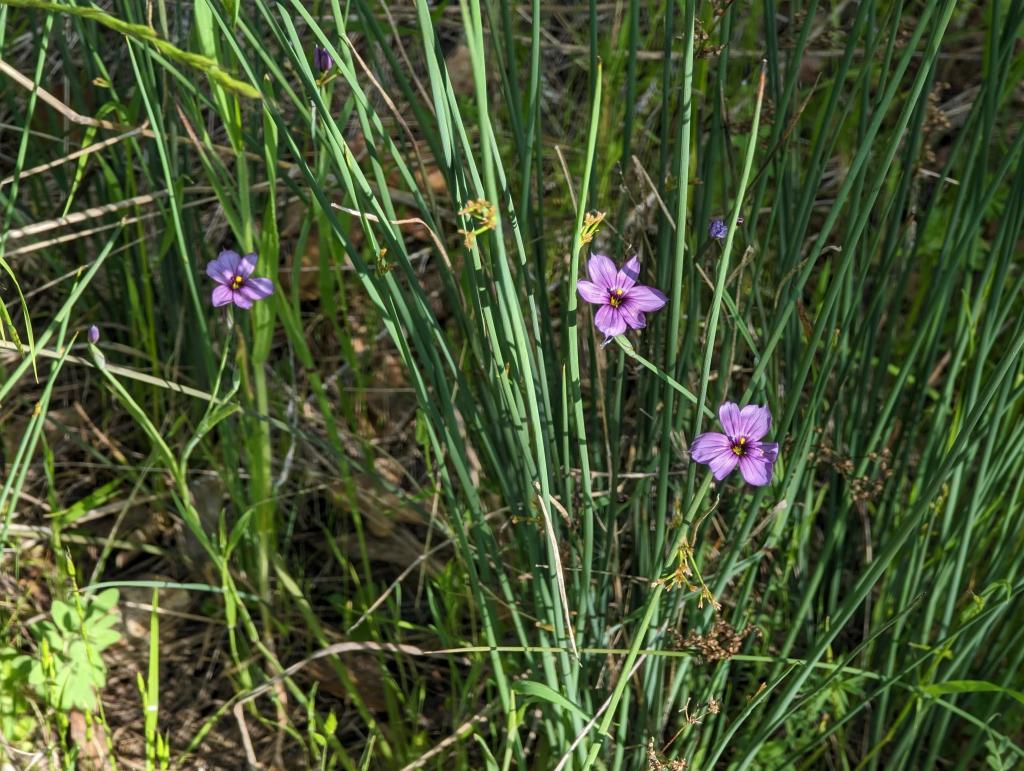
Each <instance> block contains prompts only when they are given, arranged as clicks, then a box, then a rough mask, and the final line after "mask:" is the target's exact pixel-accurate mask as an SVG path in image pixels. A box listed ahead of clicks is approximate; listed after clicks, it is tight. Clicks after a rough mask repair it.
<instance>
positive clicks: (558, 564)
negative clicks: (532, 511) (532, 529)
mask: <svg viewBox="0 0 1024 771" xmlns="http://www.w3.org/2000/svg"><path fill="white" fill-rule="evenodd" d="M537 488H538V490H537V493H538V496H537V500H538V501H540V511H541V513H542V514H543V515H544V532H545V533H546V534H547V537H548V546H549V548H550V550H551V558H552V560H554V563H555V580H556V581H557V583H558V596H559V598H560V599H561V600H562V612H563V613H565V630H566V632H567V633H568V634H569V647H571V648H572V655H573V656H575V657H576V663H577V664H579V663H580V652H579V650H578V649H577V648H576V635H575V633H574V632H573V630H572V613H571V612H570V611H569V597H568V596H567V595H566V593H565V573H564V572H563V571H562V555H561V554H560V553H559V551H558V539H556V538H555V528H554V525H553V524H552V523H551V513H550V512H549V511H548V507H547V506H545V505H544V496H542V495H540V494H539V493H540V489H539V488H540V485H537ZM551 502H552V503H553V504H554V505H555V506H557V507H558V508H559V510H560V511H561V512H562V513H563V514H564V515H565V517H566V518H568V516H569V512H567V511H566V510H565V509H564V507H563V506H562V504H561V503H559V502H558V501H557V500H556V499H554V498H552V499H551Z"/></svg>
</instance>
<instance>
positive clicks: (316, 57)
mask: <svg viewBox="0 0 1024 771" xmlns="http://www.w3.org/2000/svg"><path fill="white" fill-rule="evenodd" d="M313 66H314V67H316V68H317V69H318V70H319V71H320V72H327V71H328V70H330V69H332V68H333V67H334V59H332V58H331V55H330V54H329V53H327V49H326V48H321V47H320V46H313Z"/></svg>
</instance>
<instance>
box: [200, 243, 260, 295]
mask: <svg viewBox="0 0 1024 771" xmlns="http://www.w3.org/2000/svg"><path fill="white" fill-rule="evenodd" d="M255 269H256V254H255V253H253V254H247V255H245V256H244V257H240V256H239V254H238V252H233V251H231V250H230V249H226V250H225V251H223V252H221V253H220V254H219V255H218V256H217V259H216V260H214V261H213V262H211V263H210V264H209V265H207V266H206V275H208V276H209V277H210V278H212V279H213V280H214V281H216V282H217V283H218V284H220V286H218V287H216V288H215V289H214V290H213V296H212V297H211V298H210V299H211V300H212V301H213V305H214V307H219V306H221V305H227V304H228V303H234V304H235V305H237V306H238V307H239V308H245V309H249V308H251V307H252V304H253V303H254V302H256V301H257V300H262V299H263V298H265V297H270V295H272V294H274V282H273V281H271V280H270V279H269V278H254V277H253V275H252V272H253V271H254V270H255Z"/></svg>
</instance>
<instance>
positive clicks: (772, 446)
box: [747, 442, 779, 463]
mask: <svg viewBox="0 0 1024 771" xmlns="http://www.w3.org/2000/svg"><path fill="white" fill-rule="evenodd" d="M748 446H749V448H750V449H749V450H747V452H749V453H750V455H751V457H754V458H763V459H764V460H765V461H766V462H767V463H774V462H775V459H776V458H778V457H779V444H778V442H751V443H750V444H749V445H748Z"/></svg>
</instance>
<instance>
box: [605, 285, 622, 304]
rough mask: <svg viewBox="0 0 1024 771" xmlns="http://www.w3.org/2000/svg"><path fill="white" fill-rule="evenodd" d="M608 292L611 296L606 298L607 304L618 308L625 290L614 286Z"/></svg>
mask: <svg viewBox="0 0 1024 771" xmlns="http://www.w3.org/2000/svg"><path fill="white" fill-rule="evenodd" d="M609 294H610V295H611V297H609V298H608V304H609V305H610V306H612V307H613V308H618V307H619V306H620V305H622V295H624V294H625V292H624V291H623V290H622V289H620V288H618V287H616V288H615V289H613V290H611V292H609Z"/></svg>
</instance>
